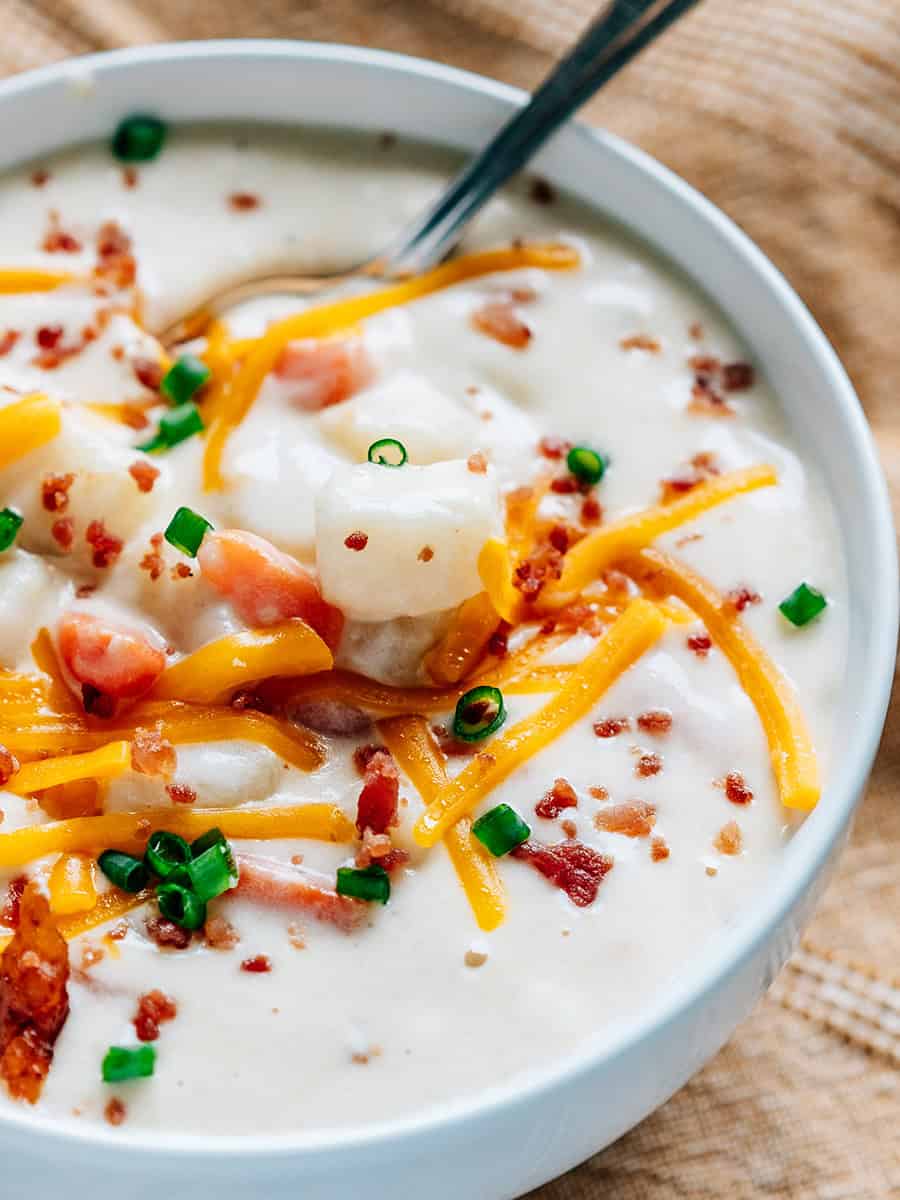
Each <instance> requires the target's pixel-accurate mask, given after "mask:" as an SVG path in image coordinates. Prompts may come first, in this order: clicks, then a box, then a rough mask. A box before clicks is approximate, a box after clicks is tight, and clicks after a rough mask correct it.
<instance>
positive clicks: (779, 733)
mask: <svg viewBox="0 0 900 1200" xmlns="http://www.w3.org/2000/svg"><path fill="white" fill-rule="evenodd" d="M617 566H620V567H621V569H622V570H624V571H625V572H626V573H627V574H629V575H631V576H632V578H634V579H635V580H637V581H638V582H639V583H641V584H642V585H643V586H644V587H652V588H654V589H656V590H658V591H659V592H660V594H664V595H671V596H676V597H677V598H678V599H679V600H681V601H682V602H683V603H684V604H686V605H687V606H688V607H689V608H690V609H692V610H693V612H695V613H696V614H697V616H698V617H699V618H700V620H701V621H702V622H703V624H704V625H705V626H706V629H707V632H708V633H709V636H710V637H711V638H712V640H713V642H714V643H715V644H716V646H718V648H719V649H720V650H721V651H722V653H723V654H724V655H725V657H726V658H727V659H728V661H729V662H730V663H731V665H732V667H733V668H734V670H735V673H736V674H737V677H738V679H739V680H740V683H741V686H742V687H743V689H744V691H745V692H746V693H747V695H748V696H749V697H750V699H751V700H752V702H753V705H754V707H755V709H756V711H757V713H758V715H759V719H760V722H761V723H762V727H763V729H764V731H765V734H766V740H767V741H768V743H769V755H770V757H771V760H772V770H773V771H774V773H775V779H776V781H777V783H778V791H779V794H780V796H781V803H782V804H784V805H785V807H787V808H798V809H803V810H809V809H811V808H814V807H815V805H816V803H817V801H818V799H819V791H820V788H819V770H818V765H817V762H816V752H815V749H814V748H813V744H812V739H811V737H810V734H809V729H808V727H807V724H806V720H805V718H804V716H803V711H802V709H801V708H800V704H799V702H798V700H797V696H796V694H795V692H794V689H793V688H792V686H791V684H790V683H789V682H788V680H787V679H786V678H785V677H784V675H782V673H781V672H780V671H779V669H778V667H777V666H776V665H775V663H774V662H773V661H772V660H771V658H769V656H768V654H766V652H765V650H764V649H763V648H762V646H760V644H759V643H758V642H757V640H756V638H754V637H753V635H752V634H751V633H750V631H749V630H748V629H747V627H746V626H745V625H744V623H743V622H742V621H741V619H740V617H739V616H738V614H737V612H736V611H735V610H734V608H733V607H731V606H730V605H729V604H728V602H727V601H726V599H725V598H724V597H723V596H722V595H720V593H719V592H718V591H717V590H716V589H715V587H713V585H712V584H711V583H709V582H708V581H707V580H706V579H704V578H703V577H702V576H700V575H698V574H696V572H694V571H692V570H691V569H690V568H689V567H686V566H685V565H684V564H683V563H680V562H676V560H675V559H673V558H670V557H669V556H668V555H666V554H662V553H660V552H659V551H658V550H644V551H643V552H642V553H640V554H636V555H633V556H631V557H629V558H625V559H623V560H622V561H621V563H617Z"/></svg>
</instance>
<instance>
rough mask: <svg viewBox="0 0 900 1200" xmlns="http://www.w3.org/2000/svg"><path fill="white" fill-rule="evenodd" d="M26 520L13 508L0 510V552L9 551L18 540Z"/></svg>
mask: <svg viewBox="0 0 900 1200" xmlns="http://www.w3.org/2000/svg"><path fill="white" fill-rule="evenodd" d="M24 520H25V518H24V517H23V516H22V515H21V513H17V512H16V511H15V509H13V508H4V509H2V510H0V552H2V551H4V550H8V549H9V548H10V546H11V545H12V544H13V542H14V541H15V540H16V534H17V533H18V532H19V530H20V529H21V528H22V522H23V521H24Z"/></svg>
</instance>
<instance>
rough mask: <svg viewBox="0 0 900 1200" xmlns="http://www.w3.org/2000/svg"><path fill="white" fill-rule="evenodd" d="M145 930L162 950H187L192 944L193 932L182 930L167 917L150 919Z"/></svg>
mask: <svg viewBox="0 0 900 1200" xmlns="http://www.w3.org/2000/svg"><path fill="white" fill-rule="evenodd" d="M144 928H145V929H146V930H147V936H148V937H149V938H150V939H151V941H153V942H155V943H156V945H157V946H159V948H160V949H161V950H186V949H187V948H188V946H189V945H190V944H191V931H190V930H189V929H182V928H181V926H180V925H176V924H175V922H174V921H170V920H169V919H168V918H167V917H149V918H148V920H147V921H146V923H145V925H144Z"/></svg>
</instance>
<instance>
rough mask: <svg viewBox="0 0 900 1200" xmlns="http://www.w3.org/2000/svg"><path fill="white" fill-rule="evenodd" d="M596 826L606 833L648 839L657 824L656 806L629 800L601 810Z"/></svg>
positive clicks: (597, 815) (596, 817) (595, 819)
mask: <svg viewBox="0 0 900 1200" xmlns="http://www.w3.org/2000/svg"><path fill="white" fill-rule="evenodd" d="M594 824H595V825H596V827H597V828H598V829H602V830H603V831H604V832H605V833H622V834H624V835H625V837H631V838H639V837H647V835H648V834H649V833H650V831H651V830H652V829H653V826H654V825H655V824H656V806H655V805H653V804H647V803H646V802H645V801H644V800H628V801H626V802H625V803H624V804H611V805H610V806H609V807H608V808H601V809H600V811H599V812H598V813H597V814H596V816H595V817H594Z"/></svg>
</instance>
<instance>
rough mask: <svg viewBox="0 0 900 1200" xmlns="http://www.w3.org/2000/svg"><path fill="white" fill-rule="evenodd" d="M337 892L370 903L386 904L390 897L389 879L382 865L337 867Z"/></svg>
mask: <svg viewBox="0 0 900 1200" xmlns="http://www.w3.org/2000/svg"><path fill="white" fill-rule="evenodd" d="M337 893H338V895H339V896H352V897H353V899H354V900H367V901H368V902H369V903H370V904H387V902H388V900H390V898H391V881H390V878H389V876H388V873H387V871H385V869H384V867H375V866H373V867H365V868H363V869H362V870H360V869H359V868H358V867H338V873H337Z"/></svg>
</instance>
